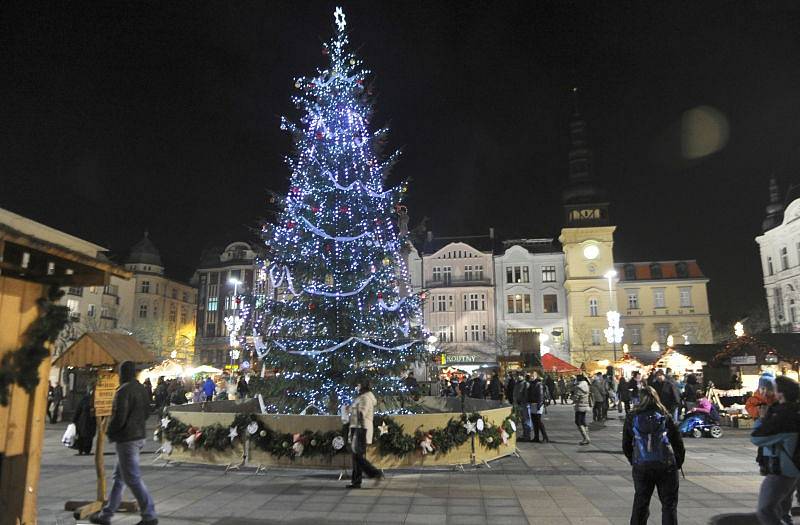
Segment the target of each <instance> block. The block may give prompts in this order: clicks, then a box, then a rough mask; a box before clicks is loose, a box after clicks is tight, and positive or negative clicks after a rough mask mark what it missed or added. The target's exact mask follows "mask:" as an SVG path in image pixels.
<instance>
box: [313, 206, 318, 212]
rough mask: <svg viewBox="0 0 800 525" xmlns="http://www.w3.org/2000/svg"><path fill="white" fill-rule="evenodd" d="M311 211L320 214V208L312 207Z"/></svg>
mask: <svg viewBox="0 0 800 525" xmlns="http://www.w3.org/2000/svg"><path fill="white" fill-rule="evenodd" d="M311 211H313V212H314V213H318V212H319V206H312V207H311Z"/></svg>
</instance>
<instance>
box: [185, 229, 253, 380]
mask: <svg viewBox="0 0 800 525" xmlns="http://www.w3.org/2000/svg"><path fill="white" fill-rule="evenodd" d="M256 257H257V253H256V251H255V249H254V247H253V246H252V245H251V244H249V243H246V242H241V241H237V242H233V243H230V244H229V245H227V246H226V247H225V248H224V249H222V250H210V251H208V252H207V253H205V254H204V255H203V258H202V260H201V262H200V268H198V269H197V271H196V272H195V273H194V276H193V277H192V283H193V284H194V285H195V286H197V289H198V293H199V299H198V301H197V338H196V340H195V348H196V352H197V356H198V360H199V361H202V362H203V363H208V364H213V365H215V366H217V367H223V366H225V365H226V364H232V363H233V362H234V361H238V360H234V359H233V358H232V356H231V353H230V351H231V349H232V348H231V346H230V338H229V334H228V328H227V326H226V324H225V318H226V317H231V316H234V315H236V314H237V313H238V310H239V306H240V305H239V301H238V300H237V296H238V295H242V294H247V293H251V292H252V291H253V290H254V287H255V286H256V279H257V267H256ZM265 284H266V283H265ZM243 358H244V356H240V359H243Z"/></svg>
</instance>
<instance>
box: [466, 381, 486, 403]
mask: <svg viewBox="0 0 800 525" xmlns="http://www.w3.org/2000/svg"><path fill="white" fill-rule="evenodd" d="M485 390H486V383H485V382H484V381H483V379H481V378H480V377H476V378H475V380H474V381H473V382H472V386H471V387H470V390H469V397H472V398H475V399H484V398H485V397H486V392H485Z"/></svg>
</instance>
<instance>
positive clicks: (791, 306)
mask: <svg viewBox="0 0 800 525" xmlns="http://www.w3.org/2000/svg"><path fill="white" fill-rule="evenodd" d="M789 321H791V322H792V324H794V323H796V322H797V311H796V310H795V307H794V299H789Z"/></svg>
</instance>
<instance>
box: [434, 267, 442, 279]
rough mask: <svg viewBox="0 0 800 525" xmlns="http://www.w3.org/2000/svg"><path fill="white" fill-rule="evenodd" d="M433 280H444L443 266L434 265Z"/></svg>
mask: <svg viewBox="0 0 800 525" xmlns="http://www.w3.org/2000/svg"><path fill="white" fill-rule="evenodd" d="M433 280H434V281H441V280H442V267H441V266H434V267H433Z"/></svg>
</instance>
